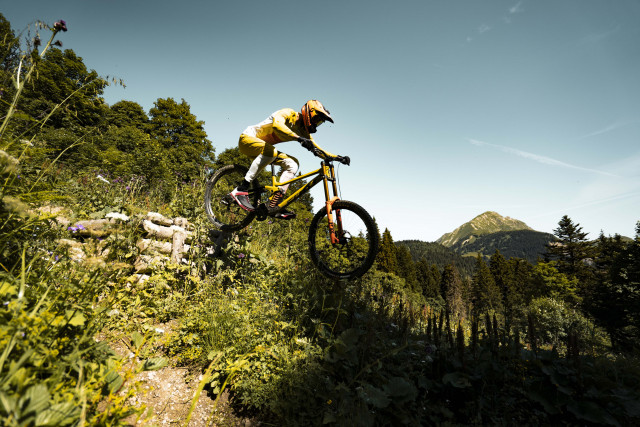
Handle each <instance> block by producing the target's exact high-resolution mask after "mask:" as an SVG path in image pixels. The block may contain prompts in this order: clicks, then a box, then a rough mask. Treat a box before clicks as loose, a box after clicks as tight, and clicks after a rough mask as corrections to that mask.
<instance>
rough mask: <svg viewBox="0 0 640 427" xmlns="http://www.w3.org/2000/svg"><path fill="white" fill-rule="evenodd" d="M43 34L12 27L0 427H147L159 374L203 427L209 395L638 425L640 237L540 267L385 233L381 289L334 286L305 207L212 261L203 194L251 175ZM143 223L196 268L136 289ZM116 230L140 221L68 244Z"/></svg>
mask: <svg viewBox="0 0 640 427" xmlns="http://www.w3.org/2000/svg"><path fill="white" fill-rule="evenodd" d="M38 26H39V31H38V34H40V35H41V36H42V37H43V38H42V39H40V36H36V35H35V32H34V33H29V32H28V33H25V34H27V38H26V40H24V39H23V40H20V38H19V37H17V36H16V32H15V30H14V29H12V27H11V24H10V23H9V22H7V21H6V19H4V17H3V16H2V15H0V42H1V43H0V61H1V62H0V85H1V89H0V117H2V124H1V127H0V174H1V178H2V190H1V193H0V259H1V261H0V281H1V282H0V299H1V300H2V304H1V305H0V318H1V319H2V321H1V322H0V419H2V420H3V423H4V425H11V426H14V425H15V426H17V425H56V426H57V425H130V424H138V425H147V424H154V423H157V422H158V418H157V417H158V416H159V415H160V414H159V413H158V411H156V412H153V411H151V410H150V409H152V408H149V407H146V406H145V404H143V403H141V402H142V400H141V398H142V396H143V395H144V387H143V384H142V383H140V381H139V380H138V379H137V378H138V377H137V375H138V374H139V373H140V372H143V371H161V370H162V369H164V368H166V367H180V368H183V369H185V370H188V372H189V373H190V375H191V376H192V377H193V378H197V380H196V382H197V383H198V387H197V388H196V389H195V390H194V394H193V397H192V400H193V406H192V407H191V409H189V410H186V411H185V413H184V414H181V417H180V418H179V419H175V420H173V422H176V423H181V424H184V425H189V424H190V425H207V424H209V425H210V424H215V425H225V424H229V423H231V422H230V421H229V420H228V419H227V420H226V421H224V420H222V419H220V418H219V416H220V414H219V413H218V412H216V411H211V413H210V414H208V415H207V416H206V417H204V418H202V419H198V418H197V417H196V416H194V411H193V408H194V407H195V403H196V402H197V400H198V398H199V397H201V396H204V395H206V396H209V397H210V398H211V399H214V401H215V404H216V405H221V404H222V403H221V401H219V400H218V398H219V397H220V396H223V395H224V396H228V398H229V402H230V403H229V407H228V409H229V411H231V413H232V415H233V416H237V418H235V420H236V421H237V422H240V420H241V419H243V418H245V419H250V420H252V422H255V423H256V425H260V423H263V424H264V425H292V426H293V425H324V424H328V425H363V426H368V425H434V424H450V425H472V424H510V425H511V424H514V425H556V424H567V425H593V424H610V425H635V424H638V422H639V421H640V403H639V402H640V390H639V389H638V386H637V385H638V384H639V383H640V365H639V363H638V362H639V360H640V359H639V358H638V350H639V347H640V329H639V328H640V222H639V223H638V225H637V227H636V235H635V236H634V239H632V240H625V239H623V238H621V237H620V236H617V235H616V236H605V235H603V234H601V235H600V236H598V237H597V238H596V239H595V240H593V239H589V236H588V235H587V234H586V233H584V232H583V231H582V228H581V227H580V225H579V224H578V223H576V222H574V221H573V220H572V219H571V218H569V217H568V216H563V217H562V218H559V222H558V227H557V229H555V230H554V231H553V236H554V238H555V242H553V243H551V244H549V245H547V246H546V247H545V253H544V256H543V257H542V259H540V260H539V261H538V262H536V263H535V264H534V263H532V262H530V261H529V260H527V259H524V258H520V257H517V256H513V255H511V256H507V255H505V254H503V253H502V252H501V251H500V250H494V251H493V252H492V253H490V254H489V253H484V252H483V255H484V256H481V255H478V256H476V257H466V258H465V257H460V256H459V254H455V253H453V252H451V251H449V250H448V249H447V250H446V251H445V250H444V249H446V248H444V247H443V246H441V245H439V244H435V243H425V242H418V241H413V240H409V241H404V242H395V241H394V239H393V237H392V230H388V229H385V230H380V232H381V233H380V242H381V244H380V248H379V251H378V255H377V258H376V262H375V264H374V266H373V267H372V268H371V270H370V271H369V272H367V273H366V274H365V275H364V276H363V277H362V278H360V279H357V280H355V281H351V282H340V281H332V280H328V279H327V278H325V277H323V276H322V275H321V274H319V273H318V272H317V270H316V269H315V268H314V267H313V265H312V263H311V262H310V260H309V256H308V248H307V232H308V224H309V222H310V220H311V218H312V217H313V214H314V213H313V212H312V211H311V206H312V203H311V202H312V201H311V200H310V198H308V197H307V198H305V199H303V200H300V201H298V202H296V205H295V206H293V209H294V210H295V211H296V213H297V214H298V217H297V218H296V219H295V220H294V221H286V222H285V221H277V220H271V219H269V220H265V221H262V222H259V221H254V222H253V223H251V224H250V225H249V226H248V227H246V228H245V229H243V230H241V231H240V232H237V233H234V234H233V235H232V236H229V238H228V239H227V241H226V243H225V245H224V247H223V248H222V250H221V252H220V253H219V254H216V256H214V255H213V254H212V252H211V251H209V249H208V248H210V247H211V246H212V245H215V242H214V237H213V234H212V232H211V225H210V223H208V221H207V219H206V216H205V214H204V212H203V208H202V200H203V188H204V182H205V180H206V178H207V176H208V173H209V171H210V170H211V169H215V168H217V167H219V166H220V165H223V164H227V163H230V162H234V161H240V162H244V163H245V164H246V163H247V159H245V158H242V157H240V156H239V153H238V152H237V150H235V149H232V150H224V151H222V152H219V153H216V150H215V138H213V141H214V142H211V140H210V139H209V136H208V135H207V134H206V133H205V131H204V128H203V121H202V120H199V119H198V118H197V117H195V115H194V114H192V113H191V111H190V107H189V105H188V103H187V101H185V100H180V101H176V100H174V99H171V98H168V99H161V98H158V100H157V101H156V102H155V103H154V106H153V107H152V108H151V109H150V110H149V111H148V112H147V111H144V109H143V108H142V107H141V106H140V105H139V104H138V103H136V102H135V101H125V100H123V101H120V102H117V103H115V104H113V105H108V104H107V103H105V102H104V100H103V98H102V95H103V93H104V90H105V88H106V87H107V85H109V84H119V82H117V81H113V80H110V79H108V78H106V77H101V76H100V75H99V73H98V72H96V71H94V70H90V69H88V68H87V67H86V65H85V64H84V63H83V60H82V58H81V56H78V55H77V54H76V53H75V52H74V51H73V50H71V49H68V48H67V49H64V50H63V49H62V46H61V43H60V41H64V33H65V32H66V31H67V30H68V31H73V28H67V25H66V23H65V22H64V21H58V22H56V23H42V24H38ZM45 35H47V38H46V39H45V38H44V36H45ZM357 202H358V203H361V204H362V205H363V206H364V207H365V208H366V206H367V204H366V200H358V201H357ZM150 211H151V212H157V213H160V214H162V215H164V216H166V217H170V218H175V217H180V218H185V219H187V220H188V221H189V223H190V224H191V226H192V229H191V230H190V236H191V237H190V239H191V240H190V242H189V249H188V251H189V253H188V257H185V259H188V261H182V262H162V263H158V264H156V265H152V266H150V267H149V270H148V272H147V273H146V274H145V275H144V276H143V275H140V274H137V273H136V269H135V268H134V265H135V264H136V261H137V260H138V259H139V256H140V254H141V248H140V246H139V245H138V242H139V240H140V238H141V237H144V235H143V234H142V233H143V231H141V229H142V228H141V227H139V226H138V225H139V223H140V222H142V221H143V219H144V217H145V215H147V214H148V213H149V212H150ZM107 213H111V214H113V213H115V214H121V215H123V216H126V217H127V218H130V221H129V222H128V223H126V224H125V223H120V222H117V221H114V222H113V227H114V229H115V232H114V233H113V234H110V235H109V236H108V237H100V236H97V235H96V236H94V235H90V234H82V235H80V234H79V233H78V230H79V227H80V221H85V220H88V219H91V218H104V216H105V214H107ZM370 213H371V214H372V216H375V212H370ZM63 217H64V218H65V219H66V220H67V221H68V223H65V222H62V220H61V218H63ZM418 220H419V219H416V221H418ZM71 240H76V241H82V242H83V243H84V246H83V248H84V249H83V251H84V258H83V260H84V261H78V260H77V259H76V258H74V257H72V256H71V255H72V254H71V251H70V249H69V241H71ZM479 240H480V239H478V241H479ZM499 240H501V239H498V241H499ZM165 325H171V328H170V331H169V332H166V331H165V329H166V328H165ZM115 347H124V348H125V349H126V352H125V355H122V354H118V353H116V352H114V348H115ZM156 409H157V408H156ZM160 410H161V408H160ZM227 415H229V413H227ZM205 418H206V419H205Z"/></svg>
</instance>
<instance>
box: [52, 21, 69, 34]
mask: <svg viewBox="0 0 640 427" xmlns="http://www.w3.org/2000/svg"><path fill="white" fill-rule="evenodd" d="M53 29H54V31H55V32H58V31H61V30H62V31H67V23H66V22H65V21H64V20H62V19H61V20H59V21H57V22H56V23H55V24H53Z"/></svg>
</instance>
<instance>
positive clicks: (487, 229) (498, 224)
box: [436, 211, 532, 247]
mask: <svg viewBox="0 0 640 427" xmlns="http://www.w3.org/2000/svg"><path fill="white" fill-rule="evenodd" d="M517 230H532V228H531V227H529V226H528V225H527V224H525V223H524V222H522V221H519V220H517V219H513V218H509V217H503V216H502V215H500V214H498V213H497V212H492V211H487V212H485V213H483V214H480V215H478V216H477V217H475V218H473V219H472V220H471V221H469V222H466V223H464V224H462V225H461V226H460V227H458V228H456V229H455V230H453V231H452V232H450V233H445V234H444V235H443V236H442V237H440V238H439V239H438V240H436V242H437V243H440V244H441V245H443V246H446V247H452V246H454V245H455V244H458V243H460V242H466V243H472V242H473V241H474V240H475V239H476V238H477V237H478V236H482V235H486V234H491V233H497V232H499V231H517Z"/></svg>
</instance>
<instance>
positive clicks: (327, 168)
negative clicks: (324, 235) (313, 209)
mask: <svg viewBox="0 0 640 427" xmlns="http://www.w3.org/2000/svg"><path fill="white" fill-rule="evenodd" d="M322 180H323V184H324V198H325V200H326V204H325V208H326V209H327V221H328V222H329V235H330V236H331V244H336V243H340V240H341V238H342V236H343V235H344V231H343V229H342V215H341V214H340V210H339V209H338V210H336V211H335V215H336V222H335V225H336V226H337V230H336V228H335V227H334V222H333V213H332V211H333V204H334V203H335V202H336V201H338V200H340V198H339V197H338V185H337V183H336V175H335V169H334V167H333V163H329V164H328V165H327V164H326V163H325V162H324V161H323V162H322ZM329 181H331V186H332V190H333V196H331V194H329Z"/></svg>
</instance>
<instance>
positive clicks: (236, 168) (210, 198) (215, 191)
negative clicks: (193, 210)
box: [204, 165, 258, 231]
mask: <svg viewBox="0 0 640 427" xmlns="http://www.w3.org/2000/svg"><path fill="white" fill-rule="evenodd" d="M246 174H247V168H245V167H244V166H240V165H227V166H224V167H222V168H220V169H218V170H217V171H216V172H215V173H214V174H213V176H212V177H211V178H210V179H209V180H207V184H206V188H205V192H204V210H205V212H206V214H207V217H208V218H209V220H210V221H211V222H212V223H213V224H214V225H215V226H216V227H218V228H219V229H220V230H222V231H238V230H240V229H242V228H244V227H246V226H247V225H249V223H250V222H251V221H253V219H254V218H255V216H256V214H255V212H247V211H245V210H244V209H242V208H241V207H240V206H239V205H238V203H236V201H235V200H234V199H233V198H232V197H231V196H230V195H229V193H230V192H231V191H233V189H234V188H236V186H237V185H238V184H239V183H240V182H242V180H243V179H244V177H245V175H246ZM256 188H257V185H256V184H255V182H254V183H253V190H252V191H250V192H249V198H251V200H252V203H253V205H254V206H257V202H258V192H257V191H255V189H256Z"/></svg>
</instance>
